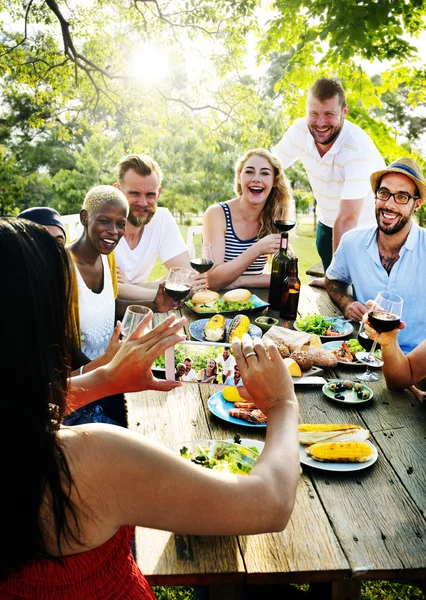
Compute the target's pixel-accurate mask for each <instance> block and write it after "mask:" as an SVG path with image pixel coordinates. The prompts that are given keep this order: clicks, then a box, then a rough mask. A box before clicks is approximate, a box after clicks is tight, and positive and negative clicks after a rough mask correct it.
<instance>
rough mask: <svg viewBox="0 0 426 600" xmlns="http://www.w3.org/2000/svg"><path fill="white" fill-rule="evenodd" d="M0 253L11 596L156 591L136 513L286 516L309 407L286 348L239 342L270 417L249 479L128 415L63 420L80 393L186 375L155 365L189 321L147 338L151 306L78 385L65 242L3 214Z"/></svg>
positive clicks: (177, 520) (215, 526) (0, 511)
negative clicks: (70, 344) (145, 432)
mask: <svg viewBox="0 0 426 600" xmlns="http://www.w3.org/2000/svg"><path fill="white" fill-rule="evenodd" d="M0 254H1V256H2V260H1V261H0V278H1V280H2V281H7V282H8V293H7V294H2V295H1V300H0V302H1V309H2V314H3V315H8V317H9V318H7V319H5V320H4V323H3V332H4V336H5V339H7V340H8V352H6V353H4V356H3V360H2V362H1V375H2V387H1V392H0V394H1V403H2V406H3V419H2V425H3V428H2V435H1V436H0V472H1V473H2V486H3V493H2V494H0V515H1V519H2V523H1V525H2V535H1V537H0V597H1V598H4V599H7V598H32V599H35V600H38V599H40V600H45V599H46V598H58V599H59V598H60V599H61V600H78V599H80V598H81V599H83V598H84V600H93V599H96V598H117V599H120V598H121V599H123V600H124V599H125V598H126V599H127V598H132V600H138V599H151V600H153V599H154V596H153V594H152V591H151V590H150V588H149V585H148V583H147V582H146V580H145V578H144V577H143V575H142V574H141V573H140V571H139V570H138V569H137V567H136V565H135V563H134V560H133V558H132V553H131V542H132V537H133V533H134V527H135V525H140V526H143V527H153V528H160V529H164V530H167V531H176V532H185V533H187V534H200V535H215V534H217V535H226V534H232V535H234V534H241V535H246V534H250V533H261V532H267V531H277V530H282V529H283V528H284V527H285V526H286V524H287V522H288V519H289V517H290V514H291V512H292V509H293V505H294V500H295V495H296V488H297V482H298V478H299V444H298V433H297V423H298V407H297V399H296V396H295V394H294V388H293V385H292V381H291V378H290V375H289V373H288V370H287V368H286V367H285V365H284V363H283V361H282V359H281V357H280V356H279V353H278V350H277V349H276V347H275V346H273V345H270V346H268V347H264V345H263V343H262V341H261V340H257V341H255V342H254V345H253V341H252V340H251V339H250V338H249V337H248V336H247V338H245V339H244V340H243V341H242V342H241V341H240V340H238V341H237V342H235V343H234V345H233V349H234V353H235V355H236V358H237V361H238V364H239V365H240V370H241V372H242V376H243V377H244V381H245V383H246V387H247V389H248V390H249V392H250V394H251V395H252V397H253V401H255V402H256V404H257V405H258V406H259V408H260V409H261V410H262V411H263V412H264V413H265V414H266V415H267V416H268V430H267V436H266V446H265V450H266V449H268V450H269V451H265V452H264V453H262V455H261V456H260V458H259V459H258V461H257V463H256V465H255V467H254V468H253V471H252V473H250V474H249V475H248V476H247V477H241V476H238V475H232V474H230V473H222V472H219V471H209V470H207V469H201V468H200V467H199V466H196V465H194V464H192V463H191V462H190V461H187V460H183V459H182V458H181V457H180V456H179V455H178V454H176V453H173V452H172V451H170V450H169V449H167V448H165V447H162V446H161V445H156V444H153V443H152V440H147V439H145V438H144V436H142V435H140V434H137V433H134V432H131V431H128V430H126V429H123V428H122V427H114V426H112V425H102V424H96V425H94V424H87V425H79V426H77V427H63V426H62V425H61V421H62V418H63V415H64V414H66V411H67V408H66V402H67V399H68V397H69V396H72V397H73V398H74V400H75V401H77V402H78V401H79V399H83V398H84V395H85V394H86V398H84V399H85V400H86V399H87V397H89V398H90V399H91V400H92V399H94V397H95V396H96V394H97V393H100V394H101V395H105V393H107V392H108V391H109V392H110V393H111V392H112V393H117V392H124V391H136V390H137V389H142V390H143V389H163V390H167V389H169V390H170V389H172V388H173V387H176V386H180V385H182V384H181V383H180V382H170V381H163V382H160V381H156V380H154V379H153V377H152V374H151V371H150V366H149V365H151V364H152V362H153V361H154V359H155V358H156V357H158V356H160V355H161V354H162V353H163V352H164V351H165V349H167V348H168V347H171V346H173V345H175V344H176V343H178V342H180V341H181V340H182V337H183V336H182V335H181V334H179V333H178V332H179V331H180V330H181V329H182V325H183V324H184V322H185V319H180V320H175V319H174V317H173V316H171V317H169V318H168V319H166V320H165V321H164V322H163V323H162V324H161V325H160V326H157V327H155V328H154V329H153V330H152V331H150V332H149V333H148V334H146V335H144V336H142V337H141V334H142V331H143V330H144V328H145V327H146V325H147V323H148V322H149V320H150V318H151V316H152V314H151V315H148V317H146V318H145V319H144V320H143V321H142V322H141V324H140V326H139V328H138V329H137V330H136V331H135V332H133V333H132V334H131V335H130V336H129V338H128V339H126V340H125V341H124V342H123V343H122V344H121V346H120V349H119V350H118V352H117V354H116V355H115V357H114V358H113V360H112V361H111V363H110V364H108V365H105V366H103V367H100V368H99V369H95V370H93V371H91V372H90V373H87V374H86V375H83V376H81V377H75V378H72V381H73V384H72V385H73V389H71V390H69V389H68V386H69V380H68V375H69V365H68V355H67V346H66V335H65V328H66V324H67V310H68V296H69V280H70V276H69V263H68V260H67V257H66V254H65V252H64V250H63V248H61V246H60V245H59V244H57V242H56V241H55V240H54V239H53V237H52V236H51V235H50V234H49V233H48V232H47V231H45V230H44V229H42V228H41V227H39V226H38V225H34V224H31V223H28V222H26V221H19V220H17V219H10V220H0ZM29 332H31V335H30V336H28V333H29ZM79 389H83V391H82V392H80V391H79ZM265 390H268V393H267V394H265ZM80 396H81V397H80ZM284 453H285V455H286V460H285V461H283V460H282V458H281V457H282V455H283V454H284ZM252 474H253V475H252ZM247 498H250V503H249V505H248V507H247V508H246V509H245V510H244V511H240V510H239V507H241V505H242V503H243V502H244V501H245V500H246V499H247ZM172 503H173V506H174V510H173V511H170V506H171V504H172ZM222 506H226V507H227V509H228V510H227V511H226V514H224V512H223V510H221V509H220V507H222ZM218 507H219V508H218ZM206 513H208V514H209V518H208V519H206V518H205V515H206ZM142 551H143V550H142Z"/></svg>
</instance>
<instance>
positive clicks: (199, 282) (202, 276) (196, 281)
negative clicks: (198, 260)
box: [190, 271, 208, 297]
mask: <svg viewBox="0 0 426 600" xmlns="http://www.w3.org/2000/svg"><path fill="white" fill-rule="evenodd" d="M195 273H196V271H195ZM190 283H191V297H192V296H193V294H195V293H196V292H198V291H199V290H205V289H207V288H208V282H207V275H206V273H196V274H194V275H191V277H190Z"/></svg>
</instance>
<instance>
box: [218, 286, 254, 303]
mask: <svg viewBox="0 0 426 600" xmlns="http://www.w3.org/2000/svg"><path fill="white" fill-rule="evenodd" d="M251 297H252V293H251V292H250V290H245V289H243V288H238V289H236V290H229V292H226V294H223V299H224V300H225V302H241V303H243V302H247V301H248V300H250V298H251Z"/></svg>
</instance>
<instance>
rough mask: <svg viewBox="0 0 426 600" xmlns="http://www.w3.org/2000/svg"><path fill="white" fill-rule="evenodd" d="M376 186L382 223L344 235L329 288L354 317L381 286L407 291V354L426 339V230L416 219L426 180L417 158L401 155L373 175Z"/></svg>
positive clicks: (401, 336) (401, 335) (328, 278)
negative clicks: (414, 216)
mask: <svg viewBox="0 0 426 600" xmlns="http://www.w3.org/2000/svg"><path fill="white" fill-rule="evenodd" d="M371 188H372V190H373V191H374V193H375V200H376V221H377V225H376V227H373V228H370V229H364V230H362V231H354V230H353V231H348V232H347V233H345V234H344V236H343V237H342V240H341V242H340V245H339V248H338V249H337V251H336V253H335V254H334V256H333V261H332V263H331V265H330V267H329V268H328V269H327V274H326V279H325V282H326V289H327V292H328V293H329V296H330V298H331V299H332V300H333V302H334V303H335V304H337V306H338V307H339V308H340V310H341V311H342V312H343V313H344V315H345V317H347V318H348V319H353V320H354V321H360V320H361V319H362V316H363V314H364V313H366V312H367V311H368V310H370V309H369V307H368V306H367V305H366V302H367V300H374V298H375V297H376V295H377V293H378V292H380V291H381V290H387V291H389V292H393V293H395V294H398V296H401V297H402V298H403V299H404V306H403V312H402V319H403V321H404V322H405V324H406V328H405V329H402V330H401V331H400V332H399V342H400V345H401V349H402V351H403V352H405V353H406V352H410V351H411V350H413V349H414V348H415V347H416V346H418V345H419V344H421V342H423V341H424V339H425V338H424V336H425V331H426V311H425V298H426V266H425V265H426V229H424V228H423V227H419V226H418V225H417V224H416V223H415V222H414V220H413V219H412V215H413V213H414V212H415V211H416V210H417V209H418V208H419V206H420V205H421V204H422V202H424V201H425V200H426V183H425V181H424V177H423V174H422V172H421V170H420V168H419V166H418V164H417V163H416V162H415V161H414V160H412V159H410V158H398V159H397V160H395V161H394V162H393V163H392V164H391V165H389V167H387V168H385V169H382V170H380V171H377V172H376V173H373V174H372V175H371ZM351 284H352V285H353V290H354V293H352V290H351V288H350V285H351Z"/></svg>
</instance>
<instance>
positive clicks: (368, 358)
mask: <svg viewBox="0 0 426 600" xmlns="http://www.w3.org/2000/svg"><path fill="white" fill-rule="evenodd" d="M403 304H404V300H403V299H402V298H401V296H398V295H397V294H393V293H392V292H386V291H383V292H379V293H378V294H377V296H376V298H375V300H374V304H373V306H372V308H371V310H370V312H369V313H368V321H369V323H370V325H371V326H372V327H374V329H375V330H376V331H377V332H378V333H379V334H380V333H386V332H388V331H392V330H394V329H397V328H398V327H399V324H400V322H401V315H402V306H403ZM376 346H377V338H376V339H375V340H374V342H373V345H372V347H371V350H370V352H368V353H367V352H357V355H356V357H357V359H358V360H360V361H361V362H363V363H365V364H366V365H367V369H366V371H365V373H361V375H357V376H356V378H357V379H358V380H359V381H366V382H369V381H378V380H379V379H380V375H378V374H377V373H373V372H371V371H370V368H369V367H370V365H372V366H379V367H380V366H381V365H382V362H381V361H379V360H378V359H377V358H376V357H375V356H374V351H375V350H376Z"/></svg>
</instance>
